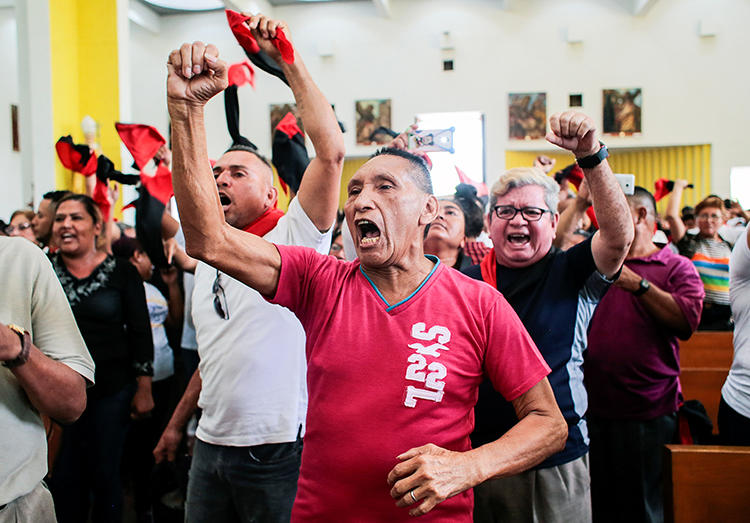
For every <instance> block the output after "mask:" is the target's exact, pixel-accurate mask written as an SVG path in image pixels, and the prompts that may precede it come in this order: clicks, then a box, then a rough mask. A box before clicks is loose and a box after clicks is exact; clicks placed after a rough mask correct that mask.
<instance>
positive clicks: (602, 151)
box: [576, 142, 609, 169]
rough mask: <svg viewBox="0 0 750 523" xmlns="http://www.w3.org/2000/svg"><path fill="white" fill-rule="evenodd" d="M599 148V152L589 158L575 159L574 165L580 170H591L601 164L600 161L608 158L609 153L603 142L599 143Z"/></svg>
mask: <svg viewBox="0 0 750 523" xmlns="http://www.w3.org/2000/svg"><path fill="white" fill-rule="evenodd" d="M599 145H600V146H601V147H600V148H599V152H597V153H596V154H592V155H591V156H584V157H583V158H576V163H577V164H578V166H579V167H580V168H581V169H592V168H594V167H596V166H597V165H599V164H600V163H602V161H603V160H604V159H605V158H607V157H609V151H608V150H607V146H606V145H604V142H599Z"/></svg>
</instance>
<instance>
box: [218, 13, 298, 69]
mask: <svg viewBox="0 0 750 523" xmlns="http://www.w3.org/2000/svg"><path fill="white" fill-rule="evenodd" d="M226 14H227V21H228V22H229V28H230V29H231V30H232V33H234V37H235V38H236V39H237V41H238V42H239V44H240V45H241V46H242V48H243V49H244V50H245V51H247V52H248V53H250V54H257V53H259V52H260V46H259V45H258V42H256V41H255V38H254V37H253V34H252V33H251V32H250V28H249V27H248V26H247V24H245V22H247V21H248V20H250V17H249V16H244V15H242V14H240V13H238V12H236V11H232V10H230V9H227V10H226ZM271 41H272V42H273V45H274V46H275V47H276V49H278V50H279V52H280V53H281V58H282V59H283V60H284V61H285V62H286V63H288V64H293V63H294V48H293V47H292V44H291V42H290V41H289V40H287V37H286V35H285V34H284V31H283V30H281V29H276V36H275V37H274V38H273V39H272V40H271Z"/></svg>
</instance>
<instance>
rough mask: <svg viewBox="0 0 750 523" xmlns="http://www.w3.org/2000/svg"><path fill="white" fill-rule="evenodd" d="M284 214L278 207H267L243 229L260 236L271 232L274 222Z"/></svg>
mask: <svg viewBox="0 0 750 523" xmlns="http://www.w3.org/2000/svg"><path fill="white" fill-rule="evenodd" d="M282 216H284V213H283V212H281V211H280V210H278V209H275V208H274V209H268V210H267V211H266V212H264V213H263V214H261V215H260V216H259V217H257V218H256V219H255V220H253V222H252V223H251V224H250V225H248V226H247V227H245V228H244V229H243V231H245V232H249V233H252V234H254V235H256V236H260V237H261V238H262V237H263V236H265V235H266V234H268V233H269V232H271V229H273V228H274V227H276V224H277V223H278V221H279V220H280V219H281V217H282Z"/></svg>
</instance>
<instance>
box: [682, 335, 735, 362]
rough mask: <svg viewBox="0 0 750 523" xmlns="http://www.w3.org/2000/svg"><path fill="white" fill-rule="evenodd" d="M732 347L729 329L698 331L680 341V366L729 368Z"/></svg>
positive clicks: (732, 352)
mask: <svg viewBox="0 0 750 523" xmlns="http://www.w3.org/2000/svg"><path fill="white" fill-rule="evenodd" d="M733 354H734V349H733V345H732V332H731V331H726V332H723V331H698V332H694V333H693V335H692V336H691V337H690V339H689V340H687V341H680V366H681V367H684V368H705V367H707V368H719V369H729V367H730V366H731V365H732V356H733Z"/></svg>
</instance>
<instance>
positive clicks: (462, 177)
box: [455, 165, 490, 197]
mask: <svg viewBox="0 0 750 523" xmlns="http://www.w3.org/2000/svg"><path fill="white" fill-rule="evenodd" d="M455 167H456V172H457V173H458V179H459V181H460V182H461V183H468V184H469V185H471V186H473V187H476V189H477V196H479V197H482V196H487V195H488V194H489V193H490V191H488V190H487V186H486V185H485V184H484V183H481V182H475V181H474V180H472V179H471V178H469V176H468V175H467V174H466V173H465V172H463V171H462V170H461V169H459V168H458V165H456V166H455Z"/></svg>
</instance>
